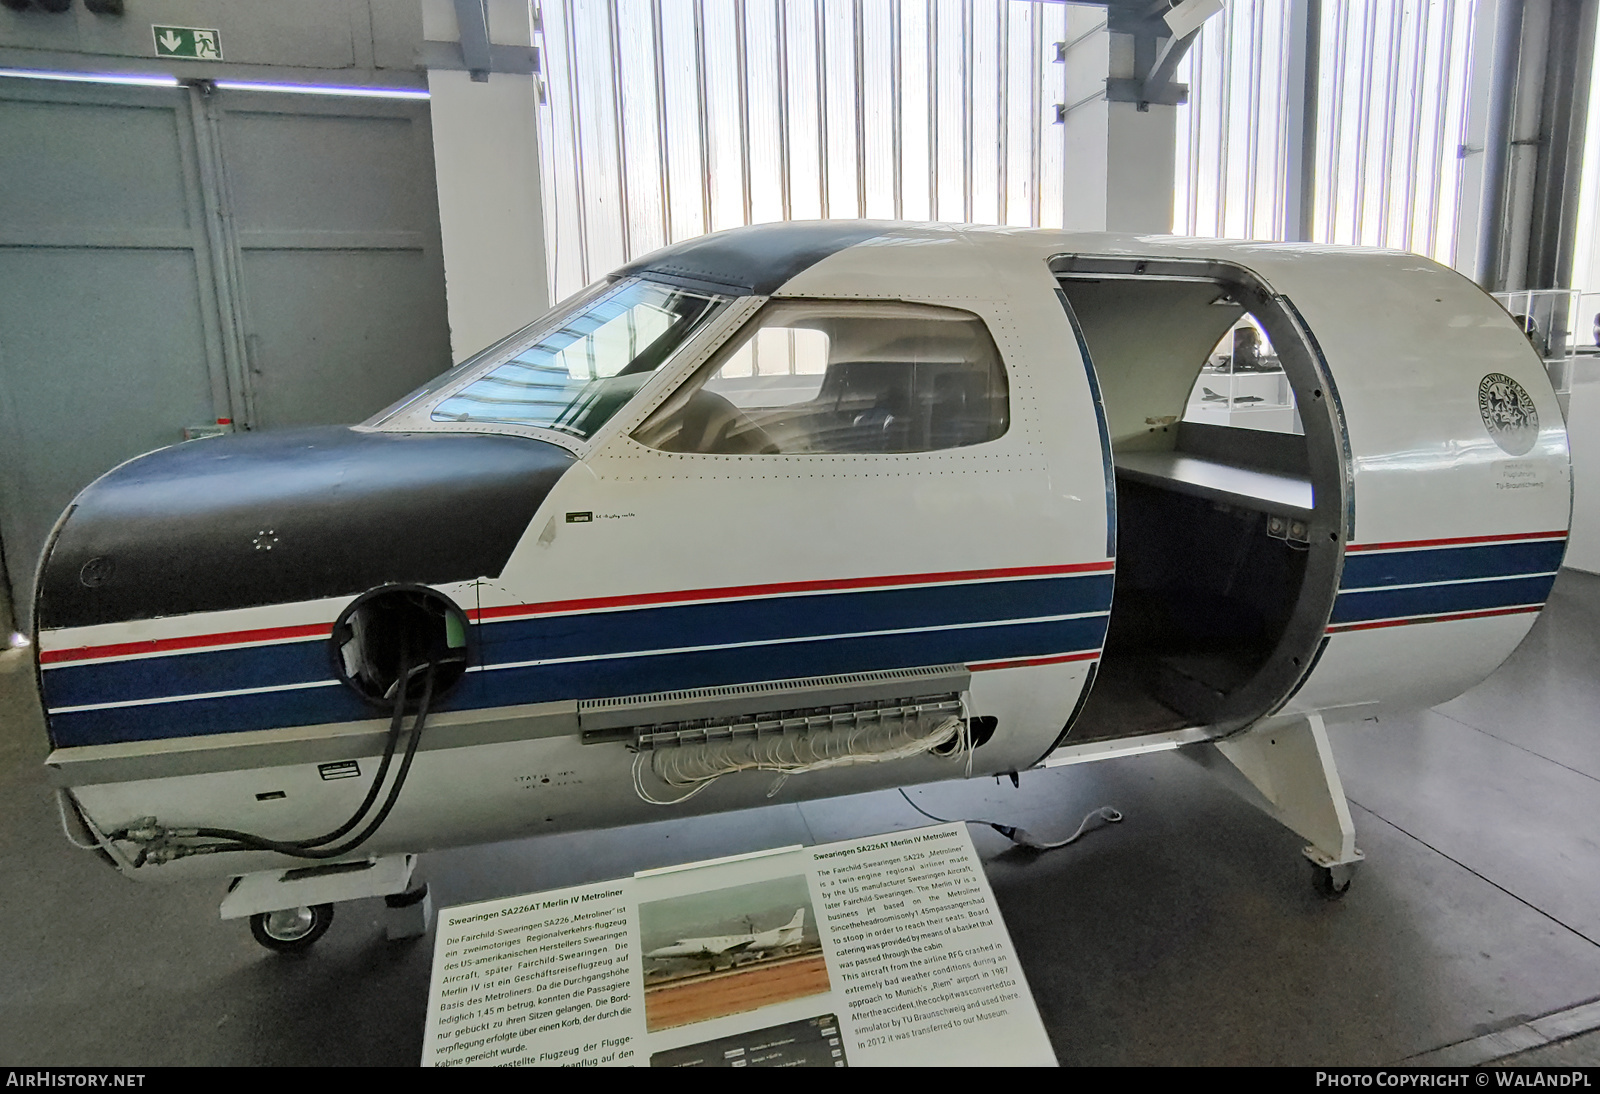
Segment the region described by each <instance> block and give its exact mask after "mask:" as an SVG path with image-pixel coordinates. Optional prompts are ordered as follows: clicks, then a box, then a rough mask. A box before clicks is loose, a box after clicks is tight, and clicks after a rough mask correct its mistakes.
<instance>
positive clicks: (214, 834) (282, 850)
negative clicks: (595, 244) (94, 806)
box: [110, 661, 435, 867]
mask: <svg viewBox="0 0 1600 1094" xmlns="http://www.w3.org/2000/svg"><path fill="white" fill-rule="evenodd" d="M419 668H420V669H423V670H426V672H427V676H426V677H425V678H424V683H423V689H422V701H421V702H420V703H419V704H418V706H417V715H416V718H415V720H414V721H413V722H412V726H411V737H410V739H409V740H408V741H407V742H406V752H405V756H404V757H403V758H402V759H401V761H400V770H399V771H398V772H397V773H396V774H395V780H394V785H393V786H391V787H390V788H389V794H388V796H387V798H386V799H385V800H384V803H383V806H382V808H380V809H379V810H378V813H377V815H376V816H375V817H373V818H372V820H371V822H370V823H368V825H367V826H366V828H364V829H363V830H362V831H361V832H360V833H359V834H357V835H356V836H354V837H353V838H351V839H349V840H347V841H345V842H344V843H342V844H339V845H338V846H336V847H320V846H317V844H320V843H326V842H329V841H331V840H333V839H338V838H339V837H340V836H342V835H344V834H345V833H346V832H348V831H350V829H352V828H354V827H355V826H356V825H357V824H359V823H360V821H361V818H362V815H363V814H364V813H365V812H366V811H367V809H368V808H370V806H371V803H372V802H373V801H375V800H376V798H377V790H378V788H379V787H380V786H381V785H382V779H383V777H384V776H385V775H386V774H387V770H388V766H389V762H390V760H391V759H392V758H393V755H394V749H395V746H396V744H397V743H398V740H399V731H400V727H401V726H402V725H403V721H404V718H403V716H404V710H405V696H406V692H407V690H408V687H407V685H408V684H409V683H410V679H409V677H410V676H411V675H414V672H412V671H409V669H408V671H407V672H405V673H403V674H402V676H401V677H400V678H399V679H397V680H396V697H395V717H394V721H393V722H392V723H391V736H390V740H389V743H388V746H387V748H386V750H385V753H384V759H383V762H382V764H381V765H380V767H379V772H378V777H377V778H376V779H374V780H373V784H372V788H371V789H370V790H369V791H368V793H367V800H366V801H365V802H363V803H362V807H361V809H359V810H358V811H357V812H356V814H355V815H354V816H353V817H352V818H351V819H350V820H348V821H346V822H345V823H344V824H343V825H341V826H340V827H339V828H337V829H335V830H334V832H333V833H331V834H329V835H325V836H319V837H316V839H314V840H309V841H308V840H274V839H267V838H266V837H264V836H258V835H255V834H254V833H251V832H241V831H238V830H236V829H232V828H209V827H195V828H172V829H155V830H153V832H152V835H153V840H152V842H154V843H156V844H158V846H150V845H148V844H147V845H146V846H143V847H141V849H140V851H139V854H138V856H137V857H136V858H135V859H134V863H133V864H134V866H135V867H139V866H142V865H144V864H145V862H146V861H149V860H151V859H154V860H155V861H157V862H165V861H169V860H170V859H173V858H186V857H188V856H190V855H207V854H220V853H225V852H231V851H275V852H277V853H279V854H283V855H289V856H291V857H294V858H305V859H330V858H337V857H339V856H340V855H344V854H348V853H349V852H350V851H353V850H355V849H356V848H357V847H359V846H361V844H363V843H365V842H366V841H367V840H368V839H369V838H371V836H372V834H373V833H374V832H376V831H377V830H378V828H379V827H380V826H381V825H382V824H383V822H384V821H385V820H387V819H388V817H389V813H390V812H391V811H392V810H393V809H394V806H395V802H397V801H398V800H399V798H400V791H401V789H402V788H403V787H404V786H405V782H406V776H407V775H408V774H409V773H410V771H411V762H412V760H413V759H415V757H416V754H417V745H418V743H419V742H420V741H421V740H422V730H423V727H424V726H425V725H426V723H427V719H428V709H429V707H430V706H431V705H432V703H433V685H434V668H435V665H434V663H433V662H432V661H429V662H426V663H425V664H424V665H423V666H420V667H419ZM174 837H175V838H182V839H188V838H200V839H216V840H222V841H224V842H221V843H209V844H199V845H192V844H185V845H179V846H177V847H165V846H159V844H164V842H165V840H166V839H168V838H174ZM110 838H112V839H137V838H138V831H137V830H130V829H121V830H119V831H117V832H113V833H111V837H110ZM141 842H144V841H141Z"/></svg>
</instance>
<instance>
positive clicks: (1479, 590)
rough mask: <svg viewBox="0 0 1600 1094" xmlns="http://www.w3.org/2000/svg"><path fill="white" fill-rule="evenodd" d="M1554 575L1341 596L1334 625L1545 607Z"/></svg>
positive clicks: (1455, 583) (1336, 604)
mask: <svg viewBox="0 0 1600 1094" xmlns="http://www.w3.org/2000/svg"><path fill="white" fill-rule="evenodd" d="M1554 583H1555V577H1554V576H1544V577H1514V578H1508V579H1505V580H1502V581H1461V582H1451V583H1448V584H1444V585H1420V586H1417V587H1415V588H1409V589H1377V590H1373V591H1371V592H1358V593H1350V592H1344V593H1340V594H1339V599H1338V600H1337V601H1335V602H1334V606H1333V617H1332V618H1331V619H1330V620H1329V622H1330V623H1356V622H1360V621H1362V620H1368V619H1401V618H1404V617H1406V616H1436V615H1449V614H1451V613H1453V612H1471V611H1483V610H1487V609H1491V608H1506V607H1515V606H1520V605H1523V604H1543V603H1544V602H1545V601H1546V600H1547V599H1549V596H1550V586H1551V585H1553V584H1554Z"/></svg>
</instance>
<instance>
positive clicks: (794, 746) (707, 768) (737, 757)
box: [633, 715, 972, 805]
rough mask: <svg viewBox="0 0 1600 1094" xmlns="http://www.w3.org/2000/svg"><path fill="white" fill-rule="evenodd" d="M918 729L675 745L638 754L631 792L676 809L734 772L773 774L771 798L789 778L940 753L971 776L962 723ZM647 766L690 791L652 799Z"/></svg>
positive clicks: (899, 725)
mask: <svg viewBox="0 0 1600 1094" xmlns="http://www.w3.org/2000/svg"><path fill="white" fill-rule="evenodd" d="M923 726H924V723H923V722H922V721H920V720H919V719H913V718H901V719H899V720H896V721H893V722H886V723H877V724H874V725H871V726H870V727H869V726H867V725H866V724H863V723H861V722H856V723H853V724H851V725H849V726H848V727H845V728H842V729H832V728H829V729H819V730H816V731H811V732H807V733H794V734H790V733H781V734H773V735H772V736H767V737H761V736H756V737H741V738H737V739H734V740H731V741H720V742H716V743H704V744H692V745H676V746H672V747H669V748H664V749H655V750H652V751H650V752H649V753H646V752H645V751H642V750H641V751H639V752H636V753H635V754H634V758H633V789H634V792H635V793H636V794H638V795H639V797H640V799H641V800H643V801H646V802H648V803H650V804H651V805H679V804H682V803H683V802H686V801H688V800H689V799H690V798H692V797H694V796H695V795H696V794H698V793H700V792H701V791H702V790H704V789H705V788H706V787H708V786H710V785H711V784H712V783H713V782H715V781H716V780H718V779H720V778H722V777H723V776H725V775H731V774H733V773H735V772H738V771H773V772H777V773H778V777H777V779H776V780H775V781H774V782H773V784H772V786H771V788H770V789H769V790H768V791H767V797H769V798H770V797H772V796H773V795H775V794H776V793H777V792H778V790H779V789H780V788H781V787H782V786H783V784H784V782H785V781H786V780H787V779H788V778H789V776H790V775H800V774H804V773H806V772H808V771H824V770H827V769H829V768H834V767H845V766H852V765H855V764H867V763H884V762H887V761H890V760H902V759H909V758H911V757H913V756H919V755H922V754H924V753H929V752H933V751H934V750H936V749H939V748H944V747H949V748H950V750H951V753H950V754H955V753H956V752H957V751H959V752H961V753H964V754H965V757H966V762H967V764H968V767H969V770H970V765H971V763H972V755H971V752H972V747H971V739H972V738H971V733H970V732H969V729H968V725H967V723H966V722H965V721H963V720H962V719H961V718H959V717H956V716H954V715H952V716H950V717H947V718H944V719H941V720H940V721H939V722H938V723H936V724H935V725H933V726H932V727H931V728H928V729H927V730H926V732H924V733H921V734H920V735H919V734H918V733H917V732H916V731H917V730H920V729H922V728H923ZM802 748H803V749H804V750H805V751H804V754H802V751H801V750H802ZM785 750H787V752H788V755H787V756H785V754H784V753H785ZM941 755H943V754H941ZM646 766H648V767H649V768H650V769H651V771H652V772H653V773H654V774H655V776H656V777H657V778H658V779H660V780H661V781H662V782H663V783H665V784H666V785H667V786H670V787H690V788H691V789H689V790H688V791H687V792H686V793H684V794H682V795H680V796H679V797H676V798H658V797H655V796H654V795H652V794H651V793H650V792H649V790H648V789H647V788H646V786H645V783H644V770H645V768H646Z"/></svg>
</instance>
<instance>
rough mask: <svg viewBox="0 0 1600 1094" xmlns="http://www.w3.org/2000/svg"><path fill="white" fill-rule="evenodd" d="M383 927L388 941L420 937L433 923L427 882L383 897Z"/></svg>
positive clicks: (431, 902) (431, 898) (431, 900)
mask: <svg viewBox="0 0 1600 1094" xmlns="http://www.w3.org/2000/svg"><path fill="white" fill-rule="evenodd" d="M383 905H384V907H383V928H384V934H385V935H386V936H387V937H388V939H389V941H390V942H395V941H398V940H400V939H402V938H420V937H422V936H423V935H425V934H427V933H428V928H429V927H430V926H432V925H433V894H432V893H430V892H428V886H427V883H426V882H424V883H423V884H422V885H421V886H419V887H418V888H415V889H412V890H410V891H409V892H404V893H396V894H394V895H393V896H386V897H384V898H383Z"/></svg>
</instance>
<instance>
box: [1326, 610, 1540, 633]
mask: <svg viewBox="0 0 1600 1094" xmlns="http://www.w3.org/2000/svg"><path fill="white" fill-rule="evenodd" d="M1543 608H1544V605H1543V604H1521V605H1518V606H1517V607H1515V608H1487V609H1485V610H1483V611H1479V612H1447V613H1445V614H1444V615H1417V616H1412V617H1410V618H1409V619H1377V620H1373V621H1372V622H1370V623H1335V624H1334V625H1333V626H1331V627H1329V628H1328V633H1329V634H1342V633H1344V632H1345V631H1370V630H1373V629H1375V628H1377V627H1405V626H1409V625H1411V624H1413V623H1448V622H1452V621H1454V620H1457V619H1486V618H1488V617H1489V616H1492V615H1520V614H1522V613H1524V612H1537V611H1540V610H1542V609H1543Z"/></svg>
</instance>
